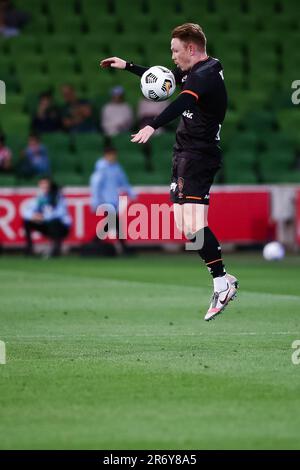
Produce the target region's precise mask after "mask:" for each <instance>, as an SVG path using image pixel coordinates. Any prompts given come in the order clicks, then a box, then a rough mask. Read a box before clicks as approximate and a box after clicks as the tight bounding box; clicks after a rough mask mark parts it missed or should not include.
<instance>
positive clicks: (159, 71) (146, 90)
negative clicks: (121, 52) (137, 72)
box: [141, 65, 176, 101]
mask: <svg viewBox="0 0 300 470" xmlns="http://www.w3.org/2000/svg"><path fill="white" fill-rule="evenodd" d="M175 88H176V83H175V77H174V75H173V73H172V72H171V70H169V69H167V68H166V67H162V66H161V65H155V66H154V67H150V68H149V69H148V70H147V71H146V72H145V73H144V74H143V75H142V78H141V90H142V93H143V95H144V96H145V98H147V99H148V100H152V101H164V100H167V99H168V98H169V97H170V96H171V95H172V94H173V93H174V91H175Z"/></svg>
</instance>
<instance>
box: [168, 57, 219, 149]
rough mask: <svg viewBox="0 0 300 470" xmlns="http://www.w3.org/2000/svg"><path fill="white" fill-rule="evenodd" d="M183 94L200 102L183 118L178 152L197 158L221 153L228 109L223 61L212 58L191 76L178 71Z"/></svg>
mask: <svg viewBox="0 0 300 470" xmlns="http://www.w3.org/2000/svg"><path fill="white" fill-rule="evenodd" d="M174 72H175V78H176V82H177V83H179V84H180V86H181V88H182V92H181V93H190V94H191V95H193V96H194V97H195V98H196V99H197V102H196V103H195V104H194V106H193V107H191V108H190V109H186V110H185V111H184V112H183V113H182V115H181V119H180V122H179V125H178V128H177V131H176V143H175V145H174V151H175V152H176V153H181V152H184V153H188V154H192V155H195V156H196V155H197V154H201V153H203V151H204V150H206V151H208V152H209V153H211V152H212V153H214V152H216V151H218V150H219V147H218V144H219V143H220V131H221V125H222V123H223V120H224V117H225V113H226V108H227V93H226V88H225V84H224V77H223V68H222V65H221V64H220V62H219V61H218V60H217V59H215V58H213V57H208V58H207V59H206V60H204V61H201V62H198V63H197V64H195V65H194V66H193V67H192V68H191V70H190V71H189V72H188V73H184V72H181V71H180V70H179V69H175V71H174Z"/></svg>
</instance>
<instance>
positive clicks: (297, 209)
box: [296, 189, 300, 245]
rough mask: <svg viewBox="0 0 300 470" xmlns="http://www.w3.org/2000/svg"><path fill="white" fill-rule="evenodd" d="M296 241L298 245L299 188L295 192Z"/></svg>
mask: <svg viewBox="0 0 300 470" xmlns="http://www.w3.org/2000/svg"><path fill="white" fill-rule="evenodd" d="M296 241H297V245H300V189H298V190H297V194H296Z"/></svg>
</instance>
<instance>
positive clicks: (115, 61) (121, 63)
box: [100, 57, 126, 69]
mask: <svg viewBox="0 0 300 470" xmlns="http://www.w3.org/2000/svg"><path fill="white" fill-rule="evenodd" d="M100 67H102V68H103V69H106V68H108V67H112V68H114V69H125V67H126V60H123V59H120V58H119V57H108V58H107V59H103V60H101V61H100Z"/></svg>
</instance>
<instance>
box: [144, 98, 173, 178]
mask: <svg viewBox="0 0 300 470" xmlns="http://www.w3.org/2000/svg"><path fill="white" fill-rule="evenodd" d="M167 106H168V103H167V102H166V101H151V100H146V98H142V99H141V100H140V101H139V103H138V109H137V119H138V126H139V128H140V129H142V128H143V127H145V126H148V125H149V124H151V122H152V121H153V119H154V118H155V117H156V116H158V115H159V114H160V113H161V112H162V111H163V110H164V109H165V108H166V107H167ZM161 132H163V128H159V129H157V130H156V131H155V134H156V135H158V134H160V133H161ZM142 152H143V154H144V157H145V170H146V171H149V172H150V171H153V162H152V160H153V159H152V142H151V140H148V142H146V144H144V145H143V146H142Z"/></svg>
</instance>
